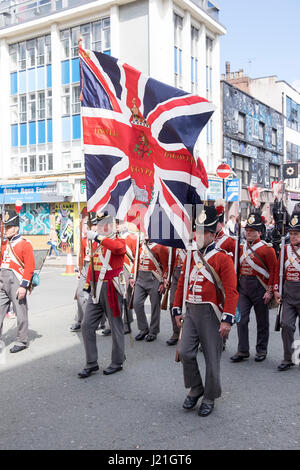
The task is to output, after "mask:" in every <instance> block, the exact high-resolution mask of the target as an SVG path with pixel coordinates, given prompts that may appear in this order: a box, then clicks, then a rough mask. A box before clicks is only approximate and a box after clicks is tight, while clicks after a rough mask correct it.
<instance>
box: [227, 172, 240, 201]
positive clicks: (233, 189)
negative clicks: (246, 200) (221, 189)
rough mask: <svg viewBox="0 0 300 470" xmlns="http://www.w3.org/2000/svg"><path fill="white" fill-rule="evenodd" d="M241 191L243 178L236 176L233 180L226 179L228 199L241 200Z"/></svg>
mask: <svg viewBox="0 0 300 470" xmlns="http://www.w3.org/2000/svg"><path fill="white" fill-rule="evenodd" d="M240 191H241V180H240V179H239V178H234V179H232V180H226V193H225V197H226V201H228V202H234V201H239V200H240Z"/></svg>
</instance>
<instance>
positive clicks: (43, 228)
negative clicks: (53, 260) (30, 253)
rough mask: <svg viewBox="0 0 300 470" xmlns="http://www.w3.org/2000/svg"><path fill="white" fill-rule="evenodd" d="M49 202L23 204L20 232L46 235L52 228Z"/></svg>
mask: <svg viewBox="0 0 300 470" xmlns="http://www.w3.org/2000/svg"><path fill="white" fill-rule="evenodd" d="M49 209H50V208H49V204H46V203H36V204H23V206H22V209H21V212H20V233H21V234H24V235H26V234H27V235H46V234H48V233H49V230H50V210H49Z"/></svg>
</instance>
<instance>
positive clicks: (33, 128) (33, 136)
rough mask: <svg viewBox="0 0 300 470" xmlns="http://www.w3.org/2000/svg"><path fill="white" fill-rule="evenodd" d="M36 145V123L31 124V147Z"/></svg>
mask: <svg viewBox="0 0 300 470" xmlns="http://www.w3.org/2000/svg"><path fill="white" fill-rule="evenodd" d="M35 144H36V122H30V123H29V145H35Z"/></svg>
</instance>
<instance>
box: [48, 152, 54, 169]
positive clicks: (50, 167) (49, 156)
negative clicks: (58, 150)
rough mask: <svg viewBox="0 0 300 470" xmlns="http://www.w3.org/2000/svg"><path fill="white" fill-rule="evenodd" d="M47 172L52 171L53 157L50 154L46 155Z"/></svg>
mask: <svg viewBox="0 0 300 470" xmlns="http://www.w3.org/2000/svg"><path fill="white" fill-rule="evenodd" d="M47 157H48V170H49V171H52V170H53V155H52V153H48V156H47Z"/></svg>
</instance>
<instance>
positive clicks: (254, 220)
mask: <svg viewBox="0 0 300 470" xmlns="http://www.w3.org/2000/svg"><path fill="white" fill-rule="evenodd" d="M245 228H253V229H254V230H257V231H258V232H261V231H262V230H263V221H262V218H261V214H259V213H257V212H252V213H251V214H249V216H248V219H247V223H246V226H245Z"/></svg>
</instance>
